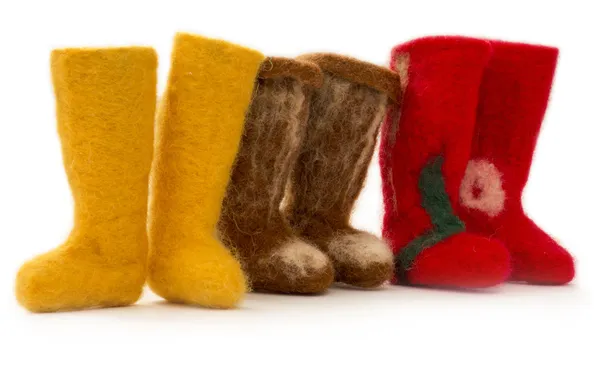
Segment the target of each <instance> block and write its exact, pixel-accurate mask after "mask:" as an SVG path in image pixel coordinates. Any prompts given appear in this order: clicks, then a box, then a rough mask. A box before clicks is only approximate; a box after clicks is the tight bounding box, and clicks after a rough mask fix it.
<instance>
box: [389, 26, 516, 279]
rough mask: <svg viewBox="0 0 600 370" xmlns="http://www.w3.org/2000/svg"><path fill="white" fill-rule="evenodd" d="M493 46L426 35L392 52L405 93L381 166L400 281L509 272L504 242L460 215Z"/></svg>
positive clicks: (502, 276)
mask: <svg viewBox="0 0 600 370" xmlns="http://www.w3.org/2000/svg"><path fill="white" fill-rule="evenodd" d="M490 50H491V49H490V44H489V43H488V42H486V41H481V40H475V39H469V38H462V37H428V38H423V39H418V40H414V41H411V42H408V43H406V44H402V45H399V46H397V47H396V48H395V49H394V50H393V51H392V63H391V65H392V69H395V70H397V71H398V72H399V73H400V76H401V80H402V84H403V87H404V95H403V99H402V112H401V114H400V112H399V111H395V112H391V113H390V114H389V115H388V117H387V120H386V123H385V125H384V128H383V129H382V139H381V146H380V165H381V176H382V183H383V196H384V203H385V207H384V220H383V235H384V238H385V239H386V240H388V241H389V243H390V244H391V246H392V250H393V252H394V254H395V255H396V280H397V281H398V282H400V283H408V284H415V285H428V286H438V287H450V288H480V287H489V286H493V285H496V284H499V283H501V282H503V281H504V280H505V279H506V277H507V276H508V274H509V255H508V252H507V250H506V248H505V247H504V246H503V245H502V243H500V242H499V241H496V240H492V239H490V238H484V237H480V236H477V235H474V234H469V233H466V232H465V225H464V223H463V222H462V221H461V220H460V219H459V218H458V217H457V215H456V209H457V207H458V201H459V200H458V197H459V186H460V183H461V180H462V177H463V174H464V171H465V168H466V165H467V161H468V160H469V153H470V148H471V139H472V135H473V128H474V125H475V116H476V109H477V98H478V92H479V85H480V82H481V76H482V73H483V69H484V67H485V65H486V63H487V61H488V59H489V56H490Z"/></svg>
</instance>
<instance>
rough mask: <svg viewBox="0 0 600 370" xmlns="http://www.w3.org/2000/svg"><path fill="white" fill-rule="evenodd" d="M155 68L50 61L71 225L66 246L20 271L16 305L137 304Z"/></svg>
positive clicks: (126, 50) (125, 54)
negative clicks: (72, 205)
mask: <svg viewBox="0 0 600 370" xmlns="http://www.w3.org/2000/svg"><path fill="white" fill-rule="evenodd" d="M156 67H157V58H156V53H155V52H154V50H153V49H150V48H143V47H123V48H106V49H75V48H74V49H60V50H55V51H53V52H52V56H51V70H52V81H53V84H54V92H55V95H56V119H57V123H58V134H59V136H60V140H61V146H62V154H63V163H64V167H65V171H66V173H67V178H68V180H69V185H70V187H71V191H72V194H73V198H74V202H75V217H74V219H75V221H74V227H73V229H72V231H71V234H70V235H69V237H68V239H67V241H66V242H65V243H64V244H63V245H61V246H60V247H58V248H56V249H54V250H52V251H50V252H48V253H46V254H43V255H41V256H38V257H36V258H34V259H33V260H31V261H29V262H27V263H25V264H24V265H23V266H22V267H21V269H20V270H19V272H18V275H17V279H16V296H17V300H18V301H19V303H20V304H21V305H22V306H24V307H25V308H27V309H28V310H30V311H34V312H50V311H59V310H75V309H84V308H93V307H112V306H123V305H129V304H132V303H134V302H135V301H137V300H138V298H139V297H140V295H141V293H142V287H143V285H144V281H145V278H146V274H145V273H146V254H147V246H148V245H147V244H148V243H147V237H146V211H147V199H148V174H149V172H150V162H151V160H152V140H153V126H154V110H155V105H156Z"/></svg>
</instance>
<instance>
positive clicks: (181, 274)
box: [148, 33, 264, 308]
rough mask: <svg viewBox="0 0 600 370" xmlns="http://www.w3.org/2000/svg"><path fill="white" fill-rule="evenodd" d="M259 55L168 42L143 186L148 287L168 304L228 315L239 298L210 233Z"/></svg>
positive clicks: (185, 38) (196, 39)
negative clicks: (147, 194)
mask: <svg viewBox="0 0 600 370" xmlns="http://www.w3.org/2000/svg"><path fill="white" fill-rule="evenodd" d="M263 59H264V57H263V55H262V54H261V53H259V52H257V51H254V50H250V49H246V48H244V47H241V46H237V45H234V44H231V43H228V42H225V41H221V40H213V39H208V38H204V37H201V36H196V35H191V34H185V33H180V34H177V35H176V36H175V41H174V46H173V52H172V60H171V70H170V74H169V79H168V83H167V88H166V92H165V94H164V96H163V98H162V102H161V104H162V105H161V107H160V113H159V116H158V120H157V128H156V131H157V140H156V143H155V145H156V149H155V156H154V161H153V168H152V176H151V177H152V179H151V202H150V214H149V219H150V224H149V236H150V253H149V271H148V284H149V286H150V288H151V289H152V290H153V291H154V292H155V293H156V294H158V295H160V296H161V297H163V298H165V299H167V300H168V301H171V302H178V303H186V304H193V305H200V306H205V307H213V308H230V307H234V306H235V305H236V304H237V303H238V302H239V301H240V300H241V299H242V297H243V295H244V293H245V292H246V279H245V277H244V274H243V272H242V269H241V266H240V264H239V262H238V261H237V260H236V259H235V258H234V257H233V256H232V254H231V253H230V251H229V250H228V249H227V248H225V247H224V246H223V245H222V244H221V243H220V242H219V241H218V240H217V238H216V225H217V222H218V220H219V214H220V212H221V204H222V201H223V197H224V195H225V189H226V187H227V182H228V180H229V174H230V171H231V167H232V164H233V161H234V159H235V155H236V153H237V150H238V145H239V141H240V138H241V135H242V130H243V125H244V116H245V112H246V109H247V108H248V105H249V103H250V98H251V96H252V90H253V86H254V80H255V78H256V75H257V73H258V70H259V67H260V65H261V63H262V61H263Z"/></svg>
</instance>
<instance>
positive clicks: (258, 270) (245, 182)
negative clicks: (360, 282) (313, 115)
mask: <svg viewBox="0 0 600 370" xmlns="http://www.w3.org/2000/svg"><path fill="white" fill-rule="evenodd" d="M322 79H323V75H322V73H321V70H320V69H319V68H318V67H317V66H316V65H315V64H313V63H309V62H301V61H296V60H293V59H287V58H268V59H267V60H265V62H264V63H263V65H262V67H261V71H260V74H259V79H258V81H257V84H256V89H255V93H254V97H253V101H252V104H251V106H250V109H249V111H248V114H247V115H246V122H245V128H244V134H243V137H242V142H241V145H240V150H239V152H238V154H237V157H236V162H235V165H234V168H233V171H232V174H231V179H230V181H229V185H228V187H227V193H226V196H225V200H224V202H223V210H222V212H221V218H220V221H219V234H220V237H221V239H222V240H223V241H224V243H225V244H226V245H228V246H229V247H230V248H232V249H233V250H234V251H235V253H236V255H237V256H238V258H239V259H240V261H241V262H242V265H243V266H244V271H245V272H246V274H247V275H248V279H249V281H250V284H251V286H252V288H253V289H255V290H259V291H267V292H278V293H321V292H323V291H325V290H326V289H327V288H328V287H329V285H331V283H332V281H333V266H332V264H331V262H330V261H329V258H327V256H326V255H325V254H323V252H321V251H320V250H319V249H318V248H317V247H316V246H314V245H311V244H309V243H307V242H305V241H303V240H301V239H299V238H298V237H297V236H295V235H294V233H293V231H292V229H291V227H290V225H289V223H288V221H287V220H286V219H285V218H284V217H283V215H282V213H281V211H280V206H281V202H282V200H283V197H284V191H285V187H286V184H287V180H288V178H289V175H290V171H291V168H292V166H293V164H294V163H295V161H296V160H297V158H298V153H299V150H300V146H301V143H302V142H303V140H304V137H305V135H306V123H307V117H308V104H309V99H310V96H311V94H312V92H313V89H314V87H315V86H318V85H320V83H321V82H322Z"/></svg>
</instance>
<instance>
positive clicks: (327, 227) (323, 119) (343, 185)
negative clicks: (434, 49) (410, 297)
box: [285, 54, 400, 288]
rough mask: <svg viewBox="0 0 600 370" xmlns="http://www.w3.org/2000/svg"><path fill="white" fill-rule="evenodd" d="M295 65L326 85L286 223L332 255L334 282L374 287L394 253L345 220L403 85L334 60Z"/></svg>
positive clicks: (315, 103)
mask: <svg viewBox="0 0 600 370" xmlns="http://www.w3.org/2000/svg"><path fill="white" fill-rule="evenodd" d="M298 59H299V60H304V61H310V62H313V63H316V64H317V65H319V67H321V69H322V70H323V72H324V81H323V85H322V86H321V88H320V89H318V90H317V91H316V92H315V93H314V94H313V96H312V100H311V104H310V113H309V118H308V129H307V135H306V137H305V139H304V141H303V143H302V149H301V150H300V155H299V157H298V160H297V162H296V165H295V167H294V170H293V172H292V176H291V181H290V186H289V194H288V199H287V201H286V206H285V209H286V214H287V217H288V219H289V220H290V223H291V224H292V227H293V228H294V229H295V231H296V233H297V234H298V235H300V236H301V237H302V238H303V239H305V240H307V241H308V242H310V243H314V244H316V245H317V246H318V247H319V248H320V249H321V250H323V251H324V252H326V253H327V254H328V255H329V257H330V258H331V260H332V262H333V264H334V268H335V278H336V281H339V282H343V283H347V284H350V285H354V286H358V287H363V288H373V287H377V286H379V285H381V284H383V283H384V282H386V281H387V280H388V279H390V277H391V276H392V271H393V256H392V253H391V251H390V249H389V248H388V246H387V245H386V244H385V243H384V242H383V241H382V240H381V239H379V238H377V237H376V236H374V235H371V234H369V233H366V232H363V231H359V230H356V229H354V228H353V227H352V226H350V214H351V212H352V208H353V206H354V203H355V201H356V199H357V198H358V195H359V194H360V191H361V189H362V187H363V184H364V181H365V178H366V175H367V169H368V166H369V162H370V161H371V157H372V155H373V151H374V149H375V143H376V140H377V134H378V132H379V127H380V125H381V122H382V120H383V118H384V116H385V113H386V110H387V107H388V104H389V103H390V102H391V100H392V99H395V98H396V97H397V96H398V95H397V91H398V89H399V88H400V79H399V77H398V75H397V74H396V73H394V72H392V71H390V70H388V69H386V68H383V67H379V66H376V65H373V64H370V63H366V62H361V61H358V60H355V59H352V58H348V57H343V56H339V55H334V54H309V55H304V56H301V57H300V58H298Z"/></svg>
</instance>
